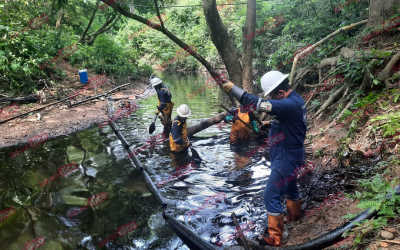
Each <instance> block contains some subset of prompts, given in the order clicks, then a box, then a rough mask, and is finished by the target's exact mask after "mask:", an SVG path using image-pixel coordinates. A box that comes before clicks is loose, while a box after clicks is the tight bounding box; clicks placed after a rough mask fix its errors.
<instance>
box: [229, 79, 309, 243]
mask: <svg viewBox="0 0 400 250" xmlns="http://www.w3.org/2000/svg"><path fill="white" fill-rule="evenodd" d="M287 76H288V75H283V74H282V73H281V72H279V71H270V72H268V73H266V74H264V75H263V77H262V78H261V87H262V89H263V90H264V92H265V93H264V96H267V95H269V96H270V99H262V98H259V97H257V96H255V95H251V94H249V93H247V92H245V91H244V90H243V89H241V88H239V87H237V86H235V85H234V84H233V83H232V82H231V81H226V82H225V83H223V85H222V88H223V89H224V90H225V91H226V92H227V93H230V94H231V95H232V96H233V97H235V98H236V99H237V100H238V101H239V102H240V103H241V104H243V105H249V104H251V103H252V104H253V105H254V106H255V107H256V111H262V112H267V113H268V114H270V115H272V116H274V118H275V119H274V120H273V121H272V122H271V124H270V125H271V128H270V131H269V137H268V138H267V140H266V141H267V142H268V145H269V146H270V148H269V150H270V155H271V175H270V176H269V179H268V182H267V184H266V187H265V190H264V194H263V197H264V202H265V207H266V209H267V213H268V234H269V236H266V235H265V233H264V235H261V236H262V238H263V239H264V240H265V242H267V244H269V245H271V246H280V245H281V240H282V234H283V227H284V222H290V221H296V220H298V219H300V217H301V214H302V211H301V209H302V201H301V198H300V193H299V189H298V187H297V184H296V181H297V177H296V174H295V172H294V171H295V169H296V168H297V167H300V166H303V165H304V160H305V150H304V140H305V136H306V124H307V109H306V105H305V103H304V101H303V99H302V98H301V97H300V95H298V94H297V93H296V91H295V90H292V88H291V86H290V85H289V79H288V78H287ZM278 134H279V137H278ZM282 134H283V136H282ZM293 176H294V180H291V181H290V182H288V181H285V182H284V184H283V185H281V186H278V185H276V184H275V183H279V181H281V180H287V178H288V177H289V178H291V177H293ZM284 195H287V196H289V198H288V199H287V211H288V214H287V216H286V217H285V218H284V215H283V207H282V205H281V197H282V196H284ZM264 232H266V230H265V231H264Z"/></svg>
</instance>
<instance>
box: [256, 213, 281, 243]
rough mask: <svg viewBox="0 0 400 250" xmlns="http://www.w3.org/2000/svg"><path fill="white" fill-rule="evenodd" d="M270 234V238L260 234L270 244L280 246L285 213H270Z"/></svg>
mask: <svg viewBox="0 0 400 250" xmlns="http://www.w3.org/2000/svg"><path fill="white" fill-rule="evenodd" d="M268 234H269V237H268V238H267V237H265V236H264V235H261V234H260V236H261V237H262V238H263V239H264V240H265V242H267V244H268V245H270V246H280V245H281V244H282V242H281V241H282V235H283V214H281V215H279V216H272V215H268Z"/></svg>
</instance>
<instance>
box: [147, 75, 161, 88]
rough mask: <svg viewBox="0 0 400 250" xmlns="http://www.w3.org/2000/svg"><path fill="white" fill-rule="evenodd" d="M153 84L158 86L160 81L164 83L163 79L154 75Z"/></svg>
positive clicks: (151, 81)
mask: <svg viewBox="0 0 400 250" xmlns="http://www.w3.org/2000/svg"><path fill="white" fill-rule="evenodd" d="M150 83H151V86H153V87H154V86H156V85H158V84H160V83H162V80H161V79H160V78H158V77H154V78H153V79H151V80H150Z"/></svg>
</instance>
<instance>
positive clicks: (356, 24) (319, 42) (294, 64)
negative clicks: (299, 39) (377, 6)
mask: <svg viewBox="0 0 400 250" xmlns="http://www.w3.org/2000/svg"><path fill="white" fill-rule="evenodd" d="M367 22H368V20H364V21H361V22H358V23H353V24H351V25H347V26H345V27H342V28H340V29H338V30H336V31H334V32H333V33H331V34H329V35H328V36H326V37H325V38H323V39H321V40H320V41H318V42H317V43H315V44H313V46H311V47H309V48H308V49H306V50H304V51H303V52H302V53H299V54H297V55H296V56H295V57H294V60H293V65H292V71H291V72H290V79H289V82H290V85H293V84H294V82H293V77H294V72H295V71H296V66H297V61H298V60H299V57H300V56H301V54H305V53H306V52H307V51H308V50H313V49H315V48H316V47H318V46H319V45H321V44H323V43H325V42H326V41H328V40H329V38H331V37H333V36H336V35H337V34H339V33H340V32H343V31H345V30H349V29H353V28H355V27H358V26H360V25H364V24H366V23H367ZM342 50H343V49H342Z"/></svg>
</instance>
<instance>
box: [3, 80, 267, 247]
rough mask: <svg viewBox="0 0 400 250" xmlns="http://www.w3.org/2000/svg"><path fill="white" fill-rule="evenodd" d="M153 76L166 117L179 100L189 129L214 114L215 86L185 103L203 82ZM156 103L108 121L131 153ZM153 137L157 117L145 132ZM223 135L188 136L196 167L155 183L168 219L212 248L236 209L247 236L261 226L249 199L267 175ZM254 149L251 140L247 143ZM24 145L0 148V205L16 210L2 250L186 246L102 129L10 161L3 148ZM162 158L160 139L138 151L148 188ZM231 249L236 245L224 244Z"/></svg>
mask: <svg viewBox="0 0 400 250" xmlns="http://www.w3.org/2000/svg"><path fill="white" fill-rule="evenodd" d="M160 76H161V77H162V79H163V80H164V83H165V85H167V86H168V87H169V88H170V91H171V93H172V95H173V102H174V103H175V107H174V111H173V117H175V116H176V109H177V107H179V105H180V104H183V103H186V104H188V105H189V107H190V108H191V110H192V116H190V117H189V119H188V126H191V125H194V124H196V123H198V122H199V121H201V120H202V119H206V118H208V117H210V116H213V115H215V114H217V113H219V112H222V110H220V108H219V107H218V105H219V103H220V102H221V100H222V91H221V90H220V89H219V87H216V88H212V89H206V90H205V91H204V92H202V93H198V94H197V95H196V96H194V97H192V98H191V99H190V101H189V97H188V95H187V94H186V93H193V91H197V92H198V90H196V89H198V88H201V87H202V86H203V85H204V84H205V82H206V80H207V79H208V78H207V77H204V76H201V75H171V74H167V73H164V74H162V75H161V74H160ZM194 81H197V85H195V84H194ZM156 105H158V100H157V97H156V96H152V97H150V98H149V99H147V100H143V101H141V102H140V103H139V108H138V110H137V111H135V112H134V113H132V114H131V115H130V116H129V117H128V118H123V119H119V120H117V121H116V123H117V124H118V126H119V127H120V129H121V132H122V133H123V134H124V136H125V137H126V139H127V140H128V141H129V142H130V143H132V144H133V145H135V146H136V148H139V147H141V146H143V145H145V144H146V140H148V139H149V138H150V135H149V134H148V132H147V128H148V126H149V125H150V123H151V122H152V121H151V119H153V118H154V112H155V111H156V109H155V106H156ZM226 105H228V104H226ZM43 132H46V131H43ZM160 133H162V127H161V123H160V122H159V120H158V121H157V122H156V131H155V132H154V133H153V135H156V134H160ZM229 133H230V125H229V126H224V127H222V130H220V129H218V128H217V126H216V125H214V126H211V127H209V128H207V129H205V130H203V131H201V132H200V133H198V134H196V136H195V137H193V138H191V140H192V141H193V146H194V147H195V148H196V150H197V151H198V152H199V153H200V156H201V157H202V159H203V161H202V162H201V164H196V168H195V169H194V170H192V171H191V172H190V173H188V174H186V175H183V176H181V177H178V178H175V179H172V180H170V181H169V182H167V183H165V184H164V185H162V186H161V187H160V192H161V194H162V196H163V197H165V198H166V200H167V202H168V209H169V211H170V212H171V213H172V215H174V216H175V218H177V219H178V220H180V221H182V222H183V223H184V224H185V225H186V226H187V227H188V228H190V229H192V230H193V231H194V232H196V233H197V234H198V235H199V236H201V237H202V238H204V239H205V240H208V241H210V242H212V243H215V242H218V241H219V240H222V239H226V238H227V237H229V236H230V235H231V234H233V233H234V232H235V226H234V224H233V222H232V219H231V217H230V215H231V212H235V213H236V215H237V217H238V219H239V223H241V224H243V223H246V222H248V221H253V222H254V223H255V225H256V228H255V229H253V230H252V231H249V232H248V233H246V235H247V236H249V237H251V238H252V237H253V236H255V235H256V233H257V234H258V233H259V232H260V231H262V230H263V227H264V226H265V223H266V218H265V209H264V204H263V202H262V201H261V202H260V201H259V202H255V203H253V202H251V200H252V199H251V197H252V196H254V195H262V191H263V189H264V187H265V183H266V181H267V180H268V176H269V174H270V169H269V162H268V161H267V160H266V158H265V156H266V153H265V152H261V153H257V155H255V156H253V157H252V158H251V159H249V158H248V157H247V155H246V152H249V150H250V149H251V148H250V147H242V148H231V146H230V144H229ZM259 145H261V142H260V141H259V140H257V141H253V142H252V144H251V147H254V146H259ZM22 146H23V145H18V146H17V147H9V148H3V149H1V150H0V159H2V160H1V162H0V168H1V172H0V209H1V210H4V209H6V208H8V207H14V208H15V211H16V212H15V214H13V215H11V216H9V217H8V218H7V219H5V220H2V221H0V232H1V233H0V243H1V245H2V247H1V248H2V249H16V250H17V249H18V250H19V249H21V248H23V247H25V244H26V243H27V242H29V241H31V240H34V239H36V238H39V237H41V236H43V237H44V239H45V244H44V245H43V246H41V249H44V250H45V249H100V248H101V249H188V248H187V247H186V246H185V245H182V242H181V241H180V239H179V238H178V237H177V236H176V235H175V234H174V233H173V232H172V231H171V229H170V228H169V227H168V226H167V225H166V224H165V222H164V220H163V218H162V210H161V209H160V207H159V205H158V203H157V202H156V200H155V199H154V198H153V197H152V195H151V194H150V192H149V190H148V189H147V186H146V184H145V182H144V180H143V179H142V178H140V172H139V171H136V170H133V169H132V166H131V164H130V160H129V158H128V155H127V153H126V151H125V150H124V148H123V147H122V145H121V143H120V141H119V140H118V139H117V137H116V136H115V135H114V133H113V131H112V130H111V128H110V127H105V128H103V129H102V131H100V129H99V127H98V126H97V125H95V124H93V125H92V128H90V129H86V130H83V131H79V132H77V133H73V134H71V135H69V136H68V137H62V138H56V139H49V140H48V141H46V142H44V143H43V144H41V145H39V146H38V147H36V148H34V149H29V150H27V151H25V152H24V153H22V154H20V155H19V156H17V157H16V158H14V159H11V158H10V156H9V152H13V151H15V150H17V149H19V148H21V147H22ZM169 153H170V152H169V146H168V142H164V143H163V144H160V145H157V146H156V147H154V148H151V149H148V150H146V151H144V152H143V153H140V154H139V155H138V159H139V160H140V161H141V163H142V165H143V166H144V167H145V169H146V170H147V171H148V173H149V175H150V176H151V178H152V180H153V181H154V183H155V184H156V183H157V182H158V183H161V181H162V180H163V179H165V178H168V177H169V176H171V175H172V174H174V173H175V171H176V167H179V166H176V165H175V166H173V165H171V159H170V156H169ZM189 161H190V160H188V161H187V162H189ZM72 162H76V163H77V164H78V165H79V168H78V169H76V170H74V171H73V172H72V173H70V174H69V175H66V176H58V178H54V177H57V176H55V174H57V173H58V169H59V168H61V167H62V166H65V165H67V164H69V163H72ZM50 177H52V178H51V179H50ZM46 179H47V183H46ZM102 192H105V193H106V195H104V193H103V195H102V196H101V199H100V198H99V201H100V202H99V203H98V204H94V205H93V206H88V199H90V197H92V196H95V195H97V194H101V193H102ZM220 192H223V193H224V194H225V199H224V200H223V201H222V202H217V203H215V204H211V203H209V202H208V203H206V199H207V198H208V197H210V196H212V195H215V194H217V193H220ZM96 198H97V197H96ZM89 202H90V201H89ZM195 209H197V212H196V213H195V214H193V215H192V216H191V217H189V216H188V213H187V212H190V211H192V210H195ZM0 216H1V215H0ZM0 218H1V217H0ZM132 221H134V222H135V223H136V224H137V228H135V229H134V230H133V231H132V232H130V233H121V234H122V235H119V234H118V233H117V231H118V232H119V230H121V229H120V227H121V226H124V225H126V224H128V223H130V222H132ZM131 229H132V228H131ZM128 231H129V230H128ZM232 244H234V240H231V241H228V242H227V243H226V244H225V245H224V246H223V247H222V248H225V247H226V246H229V245H232ZM215 246H216V245H215ZM216 247H217V246H216Z"/></svg>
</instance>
